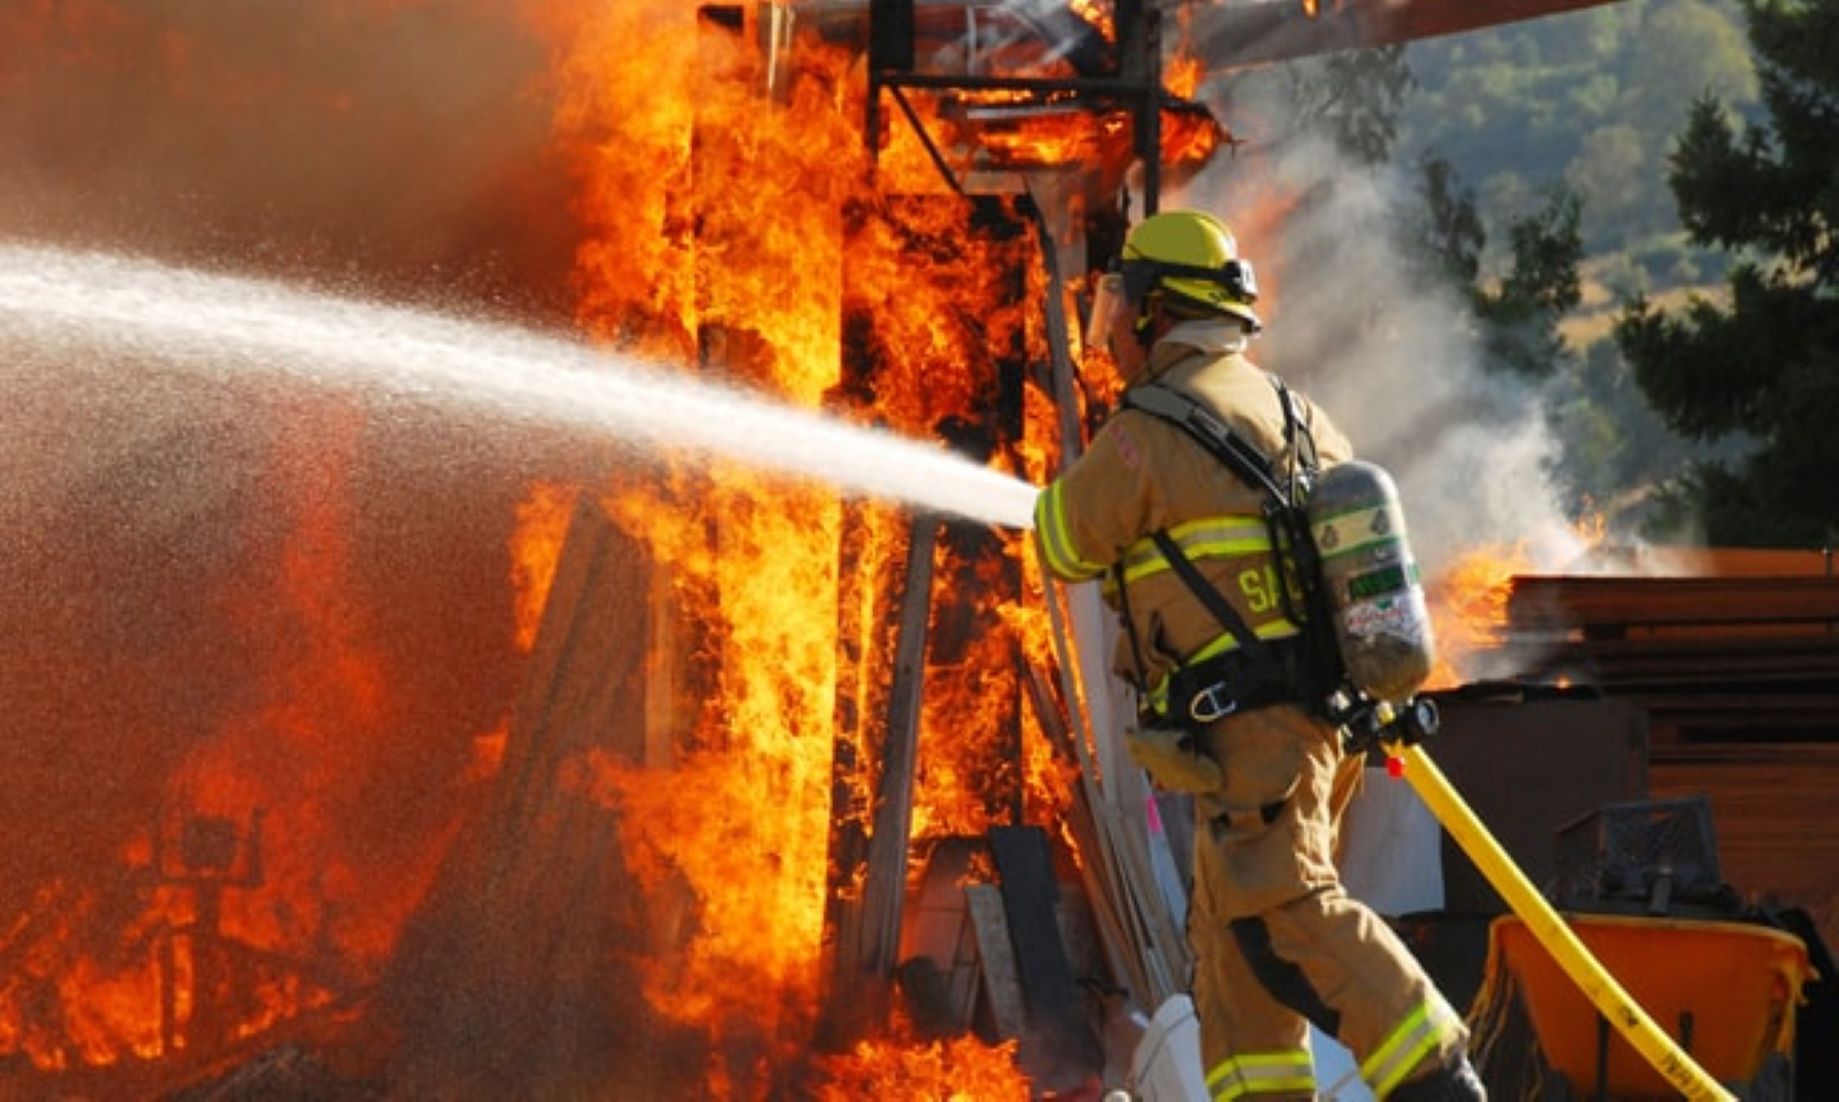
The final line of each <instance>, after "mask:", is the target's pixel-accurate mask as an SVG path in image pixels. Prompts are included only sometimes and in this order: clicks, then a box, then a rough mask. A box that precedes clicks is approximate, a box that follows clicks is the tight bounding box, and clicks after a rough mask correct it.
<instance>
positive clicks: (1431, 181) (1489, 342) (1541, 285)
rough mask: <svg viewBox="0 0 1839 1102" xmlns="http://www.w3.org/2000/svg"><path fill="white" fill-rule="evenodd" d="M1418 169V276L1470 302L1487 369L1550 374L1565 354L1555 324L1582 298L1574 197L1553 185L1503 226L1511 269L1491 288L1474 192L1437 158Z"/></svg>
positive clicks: (1539, 375)
mask: <svg viewBox="0 0 1839 1102" xmlns="http://www.w3.org/2000/svg"><path fill="white" fill-rule="evenodd" d="M1420 167H1421V171H1422V174H1423V175H1422V180H1421V181H1420V184H1419V193H1420V195H1421V197H1422V199H1423V203H1424V208H1423V209H1424V213H1423V215H1422V217H1421V219H1420V221H1419V223H1418V226H1417V231H1416V236H1417V243H1416V252H1417V254H1418V257H1417V259H1418V263H1419V267H1420V269H1421V271H1422V273H1423V274H1424V275H1426V276H1429V277H1430V278H1431V279H1432V280H1433V281H1437V282H1442V283H1445V284H1446V285H1449V286H1452V287H1454V288H1455V289H1456V290H1457V291H1459V292H1460V293H1461V294H1463V295H1464V296H1465V297H1466V298H1467V299H1468V302H1469V306H1470V309H1471V310H1472V311H1473V313H1474V317H1475V321H1476V324H1477V329H1478V335H1479V337H1480V338H1481V342H1482V345H1483V349H1484V353H1485V357H1486V359H1485V362H1486V365H1487V367H1488V368H1489V369H1490V370H1495V371H1505V372H1510V373H1512V374H1514V375H1517V376H1519V377H1521V378H1524V379H1529V380H1531V379H1540V378H1544V377H1547V376H1549V375H1551V374H1552V372H1554V371H1555V370H1557V369H1558V368H1559V367H1560V366H1561V365H1562V364H1564V363H1565V362H1566V361H1567V358H1568V356H1569V352H1568V351H1567V350H1566V349H1565V346H1564V340H1563V338H1562V337H1560V336H1559V334H1558V322H1559V321H1560V320H1561V319H1562V318H1563V317H1564V315H1565V314H1566V313H1567V312H1568V311H1570V310H1571V309H1573V308H1574V307H1576V306H1577V304H1578V302H1579V300H1580V299H1581V297H1582V290H1581V283H1580V281H1579V278H1578V274H1577V265H1578V260H1579V258H1580V257H1581V256H1582V254H1583V239H1582V237H1581V236H1580V235H1579V233H1578V221H1579V215H1580V211H1581V207H1580V204H1579V202H1578V199H1577V196H1576V195H1575V194H1574V193H1572V192H1571V191H1570V190H1569V189H1568V188H1566V187H1563V186H1562V185H1558V186H1554V187H1553V188H1552V189H1551V190H1550V192H1549V193H1548V194H1547V196H1546V202H1545V205H1544V206H1543V207H1541V208H1540V209H1539V210H1537V211H1535V212H1534V213H1533V214H1531V215H1529V216H1526V217H1523V218H1520V219H1518V220H1516V221H1514V222H1513V223H1512V224H1511V225H1509V226H1508V228H1507V234H1508V240H1509V241H1510V242H1511V243H1512V257H1511V265H1510V267H1509V268H1508V270H1507V272H1506V274H1505V275H1504V276H1503V277H1502V278H1501V280H1500V281H1499V283H1498V284H1497V285H1495V286H1493V287H1489V286H1487V285H1485V283H1484V282H1483V281H1481V280H1480V278H1479V277H1480V273H1481V267H1482V265H1481V257H1482V253H1483V251H1484V250H1485V248H1486V246H1487V234H1486V232H1485V230H1484V229H1483V227H1482V222H1481V218H1480V216H1479V215H1478V214H1477V213H1476V205H1475V196H1474V193H1473V192H1472V191H1470V190H1468V189H1466V188H1465V187H1463V186H1462V184H1461V183H1460V181H1459V180H1458V179H1457V175H1456V171H1455V169H1454V168H1452V167H1451V166H1450V164H1449V162H1448V161H1445V160H1444V159H1442V158H1441V157H1435V156H1432V157H1427V158H1425V159H1424V160H1423V162H1422V163H1421V166H1420Z"/></svg>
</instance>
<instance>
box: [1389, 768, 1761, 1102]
mask: <svg viewBox="0 0 1839 1102" xmlns="http://www.w3.org/2000/svg"><path fill="white" fill-rule="evenodd" d="M1385 749H1386V752H1387V753H1388V754H1390V755H1392V756H1393V757H1395V758H1398V759H1399V760H1400V761H1401V762H1402V763H1403V764H1404V777H1405V780H1406V781H1408V782H1409V783H1410V785H1411V787H1412V789H1413V790H1414V791H1416V792H1417V794H1418V796H1419V797H1420V798H1422V799H1423V801H1424V803H1425V804H1426V805H1427V806H1428V807H1429V808H1430V812H1431V814H1432V815H1435V816H1436V817H1437V821H1438V822H1439V823H1442V824H1443V829H1445V830H1447V831H1449V832H1450V837H1452V838H1454V839H1456V844H1457V845H1459V846H1461V847H1462V850H1463V852H1464V853H1467V854H1468V855H1469V859H1470V860H1471V861H1474V862H1475V866H1476V867H1477V868H1479V869H1480V870H1481V872H1482V875H1483V876H1486V877H1487V878H1488V883H1490V884H1492V885H1494V890H1495V891H1497V892H1500V893H1501V898H1502V899H1505V900H1506V901H1507V905H1508V906H1509V907H1511V908H1513V913H1514V914H1516V915H1519V916H1520V920H1521V921H1522V922H1524V923H1526V928H1527V929H1528V930H1530V931H1531V932H1532V935H1533V936H1534V937H1536V938H1538V939H1539V944H1541V945H1543V946H1545V950H1546V952H1548V953H1550V954H1552V959H1554V960H1556V961H1557V962H1558V966H1559V967H1560V968H1562V969H1564V973H1565V975H1567V976H1570V977H1571V980H1572V982H1573V983H1575V984H1577V986H1578V987H1579V988H1580V989H1581V990H1582V991H1583V993H1584V995H1585V996H1586V997H1587V998H1589V1000H1590V1001H1591V1002H1592V1003H1594V1004H1596V1008H1597V1010H1599V1011H1601V1012H1602V1015H1603V1017H1604V1018H1606V1019H1608V1020H1609V1024H1610V1025H1613V1026H1614V1027H1615V1028H1616V1029H1617V1030H1619V1031H1620V1032H1621V1034H1622V1036H1623V1037H1625V1038H1626V1039H1627V1040H1628V1043H1629V1044H1630V1045H1633V1046H1634V1048H1635V1051H1637V1052H1639V1053H1640V1054H1641V1056H1642V1057H1643V1058H1644V1059H1646V1060H1647V1062H1648V1063H1650V1064H1652V1065H1653V1066H1654V1070H1655V1071H1658V1072H1659V1073H1660V1074H1661V1076H1662V1077H1664V1078H1665V1079H1666V1081H1667V1082H1669V1083H1671V1084H1673V1086H1674V1087H1676V1088H1677V1089H1678V1090H1679V1093H1680V1094H1682V1095H1684V1096H1685V1097H1687V1098H1691V1099H1695V1100H1697V1099H1715V1100H1718V1102H1735V1096H1734V1095H1732V1094H1731V1093H1730V1092H1729V1091H1727V1090H1725V1089H1724V1088H1723V1087H1722V1086H1720V1085H1719V1084H1718V1081H1717V1080H1716V1079H1713V1078H1712V1077H1711V1076H1709V1075H1707V1074H1706V1073H1705V1069H1703V1068H1701V1067H1699V1066H1698V1064H1697V1063H1695V1062H1694V1061H1693V1059H1692V1057H1690V1056H1688V1055H1686V1053H1685V1051H1684V1050H1683V1049H1681V1048H1680V1047H1679V1046H1678V1045H1677V1044H1674V1043H1673V1038H1671V1037H1669V1036H1667V1035H1666V1033H1665V1032H1664V1031H1663V1030H1661V1028H1660V1027H1659V1026H1657V1025H1655V1024H1654V1020H1653V1019H1652V1018H1650V1017H1648V1015H1647V1011H1645V1010H1643V1009H1641V1005H1640V1004H1639V1003H1637V1002H1635V1000H1634V999H1632V998H1630V997H1629V994H1628V992H1627V991H1624V990H1623V989H1622V985H1621V984H1619V983H1617V982H1616V979H1615V977H1614V976H1611V975H1610V974H1609V972H1608V970H1607V969H1605V968H1604V967H1603V965H1602V963H1601V962H1600V961H1598V960H1597V959H1596V958H1595V957H1594V956H1592V955H1591V954H1590V950H1589V949H1588V948H1586V947H1585V945H1584V943H1583V942H1582V941H1580V940H1578V937H1577V935H1576V934H1574V933H1572V932H1571V928H1570V927H1569V926H1566V925H1565V924H1564V920H1563V919H1562V918H1560V917H1559V916H1558V912H1557V911H1555V910H1553V909H1552V905H1551V904H1550V903H1547V902H1546V901H1545V897H1544V896H1543V895H1541V894H1539V891H1538V889H1536V888H1534V887H1533V885H1532V881H1530V880H1528V879H1526V874H1525V873H1523V872H1521V871H1520V869H1519V866H1517V865H1515V864H1514V863H1513V858H1511V857H1509V856H1508V855H1507V851H1506V850H1504V849H1502V848H1501V845H1500V843H1499V842H1497V841H1495V840H1494V836H1493V835H1491V834H1489V833H1488V828H1487V827H1486V826H1483V825H1482V822H1481V820H1480V819H1479V818H1477V817H1476V815H1475V812H1474V811H1472V810H1471V809H1470V808H1469V805H1468V804H1466V803H1464V802H1463V799H1462V797H1461V795H1459V794H1458V793H1457V792H1456V789H1455V787H1454V786H1453V785H1451V784H1450V782H1449V778H1448V777H1445V776H1444V775H1443V771H1442V770H1441V769H1438V768H1437V763H1436V762H1434V761H1432V760H1431V758H1430V755H1429V754H1426V753H1425V752H1424V750H1423V748H1422V747H1418V746H1408V745H1405V744H1403V743H1397V742H1393V743H1387V744H1386V748H1385Z"/></svg>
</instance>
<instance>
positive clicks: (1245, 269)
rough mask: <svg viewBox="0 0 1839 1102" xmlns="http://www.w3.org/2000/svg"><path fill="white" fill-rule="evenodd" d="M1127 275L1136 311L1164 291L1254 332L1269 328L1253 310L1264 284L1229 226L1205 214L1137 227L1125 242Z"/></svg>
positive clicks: (1168, 216)
mask: <svg viewBox="0 0 1839 1102" xmlns="http://www.w3.org/2000/svg"><path fill="white" fill-rule="evenodd" d="M1122 275H1123V284H1124V285H1123V292H1124V299H1125V301H1126V302H1128V303H1129V304H1130V305H1131V307H1132V308H1135V309H1141V308H1142V304H1143V301H1144V300H1145V299H1146V298H1147V297H1148V296H1149V295H1150V294H1152V293H1155V292H1161V293H1164V294H1167V295H1171V296H1173V297H1175V298H1176V299H1180V300H1185V301H1186V302H1187V303H1189V304H1192V305H1195V306H1200V307H1204V308H1206V309H1208V310H1217V311H1220V312H1222V313H1227V314H1232V315H1234V316H1235V317H1240V318H1243V319H1245V321H1246V322H1247V323H1248V324H1249V325H1250V326H1251V327H1252V331H1253V332H1256V331H1258V330H1259V329H1262V328H1263V327H1264V323H1263V322H1262V321H1260V320H1258V315H1257V313H1256V312H1254V311H1253V310H1252V303H1254V302H1256V301H1258V281H1257V279H1256V277H1255V276H1253V274H1252V266H1251V264H1250V262H1248V261H1244V260H1241V259H1239V244H1238V242H1237V241H1235V240H1233V236H1232V231H1231V230H1229V229H1227V228H1226V223H1224V222H1222V221H1220V220H1219V219H1218V218H1215V217H1214V216H1213V215H1211V214H1208V213H1206V212H1205V211H1194V210H1173V211H1166V212H1164V213H1161V214H1152V215H1150V216H1149V217H1148V218H1145V219H1143V221H1141V222H1139V223H1137V225H1136V227H1135V228H1134V229H1132V230H1131V231H1130V234H1129V236H1128V237H1126V238H1125V239H1124V256H1123V267H1122Z"/></svg>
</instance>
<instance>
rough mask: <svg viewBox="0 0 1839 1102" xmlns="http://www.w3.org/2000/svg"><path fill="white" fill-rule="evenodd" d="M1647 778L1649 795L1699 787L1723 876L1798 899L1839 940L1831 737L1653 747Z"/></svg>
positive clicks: (1686, 792) (1741, 886)
mask: <svg viewBox="0 0 1839 1102" xmlns="http://www.w3.org/2000/svg"><path fill="white" fill-rule="evenodd" d="M1650 786H1651V788H1652V791H1653V795H1654V797H1655V798H1656V799H1661V798H1674V797H1680V796H1690V795H1701V794H1702V795H1704V796H1705V797H1706V799H1708V800H1709V801H1710V802H1711V814H1712V824H1713V826H1714V827H1715V828H1716V831H1717V838H1718V859H1719V863H1720V865H1721V866H1722V868H1723V872H1724V878H1725V880H1727V881H1728V882H1729V883H1730V884H1731V885H1732V886H1733V887H1734V888H1736V889H1737V890H1738V891H1739V892H1740V893H1742V894H1743V895H1744V896H1745V897H1746V898H1750V899H1764V898H1768V899H1773V900H1775V901H1776V902H1778V903H1781V904H1788V905H1796V906H1802V907H1805V908H1806V909H1807V910H1808V911H1809V913H1810V914H1812V915H1813V916H1814V920H1815V922H1816V924H1817V925H1818V926H1819V927H1820V931H1821V937H1822V938H1823V939H1824V940H1825V941H1826V943H1827V944H1828V945H1829V946H1833V945H1839V831H1836V830H1834V829H1833V824H1834V823H1835V822H1839V744H1834V743H1772V744H1762V745H1754V746H1730V745H1725V746H1682V747H1668V748H1664V749H1663V748H1659V747H1657V748H1656V750H1655V754H1654V761H1653V764H1652V766H1651V767H1650Z"/></svg>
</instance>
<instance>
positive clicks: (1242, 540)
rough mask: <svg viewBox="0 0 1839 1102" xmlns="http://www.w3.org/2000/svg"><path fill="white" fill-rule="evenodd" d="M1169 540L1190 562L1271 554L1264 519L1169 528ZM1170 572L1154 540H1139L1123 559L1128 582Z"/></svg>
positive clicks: (1243, 518) (1223, 520) (1228, 519)
mask: <svg viewBox="0 0 1839 1102" xmlns="http://www.w3.org/2000/svg"><path fill="white" fill-rule="evenodd" d="M1169 538H1171V539H1173V540H1174V541H1175V545H1176V546H1177V547H1179V548H1181V551H1182V554H1184V555H1186V556H1187V557H1188V558H1190V559H1223V558H1230V557H1232V556H1234V555H1258V554H1269V553H1270V551H1271V533H1270V530H1269V529H1267V528H1266V527H1265V526H1264V520H1263V518H1261V517H1246V516H1225V517H1202V518H1201V519H1199V520H1191V521H1187V522H1186V523H1183V524H1177V525H1176V526H1174V527H1173V528H1170V529H1169ZM1167 569H1169V562H1168V560H1167V559H1165V558H1163V557H1162V550H1161V548H1159V547H1157V546H1156V545H1155V543H1154V542H1153V541H1151V540H1147V539H1141V540H1138V541H1137V542H1136V543H1133V544H1131V546H1130V550H1129V551H1128V552H1126V553H1125V555H1124V580H1125V582H1134V581H1136V580H1138V579H1139V578H1146V577H1148V576H1149V575H1151V574H1156V573H1160V572H1161V571H1164V570H1167Z"/></svg>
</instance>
